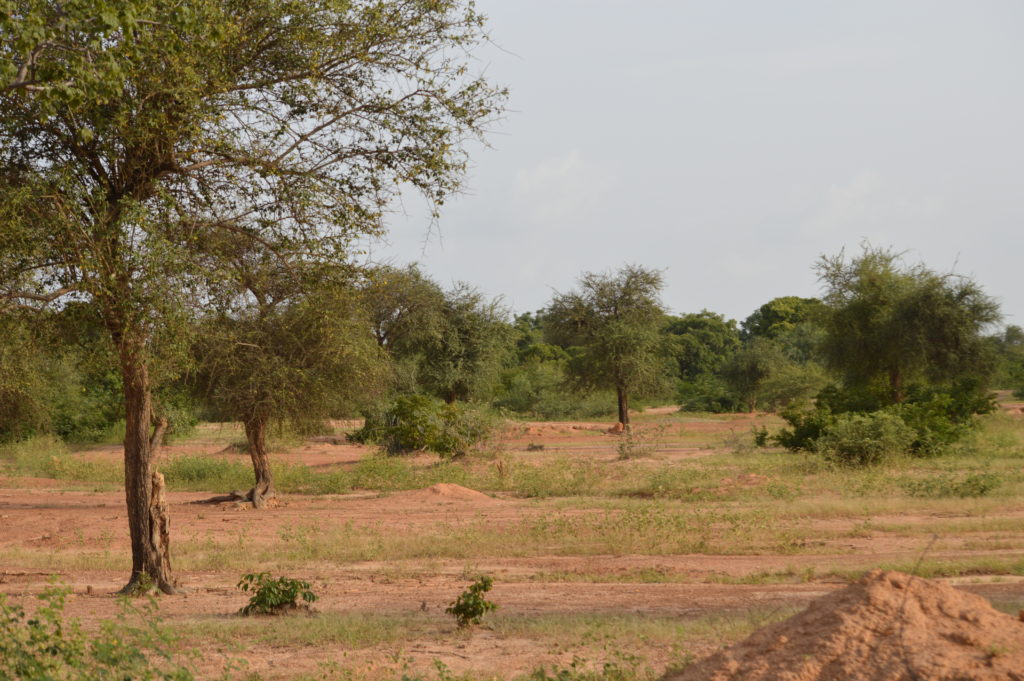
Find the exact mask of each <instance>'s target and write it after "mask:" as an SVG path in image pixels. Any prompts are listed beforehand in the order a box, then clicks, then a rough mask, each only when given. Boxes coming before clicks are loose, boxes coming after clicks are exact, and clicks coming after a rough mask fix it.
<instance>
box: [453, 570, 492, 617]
mask: <svg viewBox="0 0 1024 681" xmlns="http://www.w3.org/2000/svg"><path fill="white" fill-rule="evenodd" d="M492 586H494V579H493V578H491V577H488V576H487V575H480V576H479V577H477V580H476V581H475V582H473V583H472V584H470V585H469V588H467V589H466V590H465V591H463V592H462V593H461V594H459V597H458V598H456V599H455V602H453V603H452V604H451V605H450V606H448V608H447V609H445V613H446V614H448V615H451V616H452V617H454V618H455V622H456V623H457V624H458V625H459V629H465V628H466V627H468V626H471V625H474V624H480V621H481V620H482V619H483V617H484V615H486V614H487V613H488V612H490V611H492V610H497V609H498V606H497V605H495V604H494V603H491V602H490V601H489V600H487V599H486V598H484V594H485V593H487V592H488V591H490V590H491V587H492Z"/></svg>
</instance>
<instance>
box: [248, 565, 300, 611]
mask: <svg viewBox="0 0 1024 681" xmlns="http://www.w3.org/2000/svg"><path fill="white" fill-rule="evenodd" d="M238 588H239V589H241V590H242V591H244V592H246V593H251V594H252V596H251V597H250V598H249V604H248V605H246V606H245V607H244V608H242V609H241V611H240V613H241V614H243V615H274V614H279V613H282V612H285V611H288V610H296V609H298V608H299V607H306V608H308V607H309V606H308V604H309V603H313V602H315V601H316V599H317V596H316V594H315V593H313V591H312V587H311V586H310V584H309V582H304V581H302V580H299V579H291V578H289V577H278V578H277V579H275V578H273V577H271V576H270V573H268V572H260V573H258V574H253V573H249V574H247V575H243V576H242V579H240V580H239V581H238ZM300 598H301V599H302V600H303V604H302V605H301V606H300V604H299V599H300Z"/></svg>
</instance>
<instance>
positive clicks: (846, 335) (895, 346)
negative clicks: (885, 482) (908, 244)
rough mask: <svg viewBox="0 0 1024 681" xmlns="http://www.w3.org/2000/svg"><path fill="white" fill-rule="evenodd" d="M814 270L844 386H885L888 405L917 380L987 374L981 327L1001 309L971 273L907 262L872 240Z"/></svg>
mask: <svg viewBox="0 0 1024 681" xmlns="http://www.w3.org/2000/svg"><path fill="white" fill-rule="evenodd" d="M818 271H819V274H820V276H821V279H822V280H823V281H824V283H825V285H826V287H827V288H826V294H825V298H824V302H825V304H826V305H827V307H828V310H827V311H826V312H825V314H824V315H823V321H822V323H823V326H824V329H825V336H824V341H823V343H822V350H823V354H824V357H825V359H826V361H827V364H828V366H829V367H830V368H832V369H834V370H835V371H837V372H838V373H840V374H841V375H842V376H843V380H844V383H845V385H846V386H848V387H851V388H855V389H860V390H865V389H867V390H873V389H878V387H880V386H884V389H883V392H882V395H883V396H884V399H885V401H886V403H888V404H898V403H901V402H904V401H906V399H907V397H908V395H909V391H910V389H911V387H912V386H914V385H915V384H917V385H925V386H929V387H937V386H943V385H948V384H950V383H953V382H955V381H957V380H958V379H961V378H964V377H972V376H988V375H990V374H991V372H992V369H993V362H992V357H991V353H990V352H989V348H988V345H987V344H986V343H985V341H984V339H983V337H982V336H981V332H982V331H983V330H984V329H985V327H987V326H988V325H989V324H992V323H994V322H995V321H997V320H998V319H999V308H998V305H997V304H996V302H995V301H994V300H993V299H992V298H990V297H989V296H987V295H985V293H984V292H983V291H982V290H981V288H980V287H979V286H978V285H977V284H976V283H975V282H974V281H972V280H971V279H969V278H966V277H960V276H956V275H953V274H939V273H936V272H933V271H931V270H929V269H927V268H926V267H924V266H923V265H918V266H915V267H905V266H904V265H903V264H902V262H901V258H900V255H899V254H898V253H894V252H892V251H889V250H885V249H879V248H871V247H870V246H864V247H863V250H862V253H861V254H860V256H859V257H856V258H853V259H852V260H851V261H849V262H847V260H846V258H845V257H844V255H843V254H840V255H838V256H836V257H832V258H829V257H823V258H822V259H821V261H820V262H819V265H818Z"/></svg>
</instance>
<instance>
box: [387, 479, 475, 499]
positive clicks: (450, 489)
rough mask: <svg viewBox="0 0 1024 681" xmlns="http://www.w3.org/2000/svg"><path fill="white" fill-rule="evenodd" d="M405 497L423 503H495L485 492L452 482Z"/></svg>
mask: <svg viewBox="0 0 1024 681" xmlns="http://www.w3.org/2000/svg"><path fill="white" fill-rule="evenodd" d="M404 496H406V498H409V499H417V500H421V501H444V502H453V501H475V502H481V501H482V502H489V501H494V499H493V498H491V497H489V496H487V495H486V494H484V493H483V492H477V491H476V490H475V489H469V488H468V487H463V486H462V485H455V484H452V483H450V482H439V483H437V484H436V485H431V486H430V487H427V488H426V489H418V490H414V491H412V492H406V493H405V495H404Z"/></svg>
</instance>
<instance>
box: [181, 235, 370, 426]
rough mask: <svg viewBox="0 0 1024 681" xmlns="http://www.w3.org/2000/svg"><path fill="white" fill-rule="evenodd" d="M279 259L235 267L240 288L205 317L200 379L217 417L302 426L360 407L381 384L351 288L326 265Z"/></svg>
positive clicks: (198, 351)
mask: <svg viewBox="0 0 1024 681" xmlns="http://www.w3.org/2000/svg"><path fill="white" fill-rule="evenodd" d="M249 254H250V255H251V254H252V252H251V251H249ZM264 255H265V254H264ZM266 257H270V256H266ZM275 263H276V261H275ZM276 264H277V269H275V270H274V271H272V272H263V271H261V270H260V269H259V268H258V267H257V266H255V265H250V266H248V267H246V268H244V269H239V270H237V271H235V275H236V276H237V277H238V279H239V281H245V282H246V284H245V285H244V286H243V285H241V284H239V285H238V287H237V288H235V289H234V290H232V291H231V292H230V294H226V296H229V301H223V302H225V304H226V307H225V308H224V309H222V310H221V311H220V312H218V313H217V314H213V315H210V316H209V317H207V318H206V319H204V320H203V323H202V327H201V332H200V333H199V334H198V340H197V342H196V347H195V352H196V356H197V358H198V371H197V375H196V378H197V381H198V383H199V385H200V386H201V387H202V389H203V392H204V393H205V396H206V399H207V400H208V401H209V402H210V403H211V405H212V406H213V407H214V410H215V411H214V414H215V415H216V416H217V417H219V418H222V419H224V420H236V421H242V422H253V421H258V422H261V423H263V424H267V423H279V424H280V423H289V424H293V425H295V426H298V427H300V428H301V427H308V426H309V425H310V424H311V423H319V422H320V421H322V420H323V419H324V418H328V417H331V416H337V415H339V414H342V413H345V412H346V411H347V410H350V409H351V408H352V406H353V405H355V406H364V405H365V404H366V402H367V401H369V400H370V399H371V398H372V397H373V396H374V395H375V394H378V393H379V392H380V390H381V388H382V384H383V373H384V361H383V357H382V355H381V351H380V349H379V348H378V346H377V345H376V343H374V341H373V338H372V336H371V335H370V333H369V332H368V331H367V319H366V317H365V315H364V313H363V311H362V310H361V308H360V305H359V301H358V300H357V299H356V297H355V295H354V292H353V291H352V290H351V289H350V288H349V287H347V286H346V285H345V282H344V281H338V279H337V277H338V276H343V275H341V274H339V273H338V272H337V271H335V270H332V269H330V268H322V267H306V268H305V270H304V271H303V267H302V266H301V264H299V263H295V264H293V265H292V266H291V267H289V268H284V269H283V270H282V269H281V268H280V264H279V263H276ZM254 279H259V282H260V283H254V281H253V280H254ZM254 291H255V295H253V292H254ZM251 296H252V297H254V298H255V299H256V300H262V301H264V302H263V303H262V304H259V303H256V304H250V303H249V300H250V297H251ZM222 300H223V299H222Z"/></svg>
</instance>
